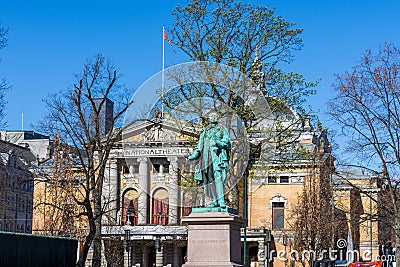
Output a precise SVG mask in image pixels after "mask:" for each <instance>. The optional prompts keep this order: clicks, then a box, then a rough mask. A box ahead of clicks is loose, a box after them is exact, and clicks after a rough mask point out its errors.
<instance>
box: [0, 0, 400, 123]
mask: <svg viewBox="0 0 400 267" xmlns="http://www.w3.org/2000/svg"><path fill="white" fill-rule="evenodd" d="M186 2H187V1H172V0H168V1H166V0H164V1H161V0H159V1H132V0H129V1H128V0H126V1H120V0H115V1H103V0H97V1H91V0H90V1H87V0H85V1H77V0H69V1H44V0H37V1H29V0H26V1H22V0H12V1H6V0H1V1H0V21H1V22H2V25H3V26H5V27H8V28H9V35H8V39H9V46H8V47H7V48H5V49H1V50H0V57H1V58H2V62H1V63H0V77H2V76H4V77H6V78H7V80H8V81H9V83H10V85H11V86H12V89H11V90H10V91H9V92H8V93H7V96H6V97H7V100H8V104H7V107H6V109H7V110H6V112H7V121H8V125H9V127H8V129H10V130H20V129H21V114H22V112H23V113H24V119H25V123H24V129H25V130H28V129H32V124H35V123H36V122H37V121H38V120H39V119H40V118H41V117H42V116H43V114H44V110H45V107H44V103H43V102H42V100H43V99H44V98H46V97H47V95H48V94H49V93H51V92H57V91H59V90H62V89H64V88H67V87H68V86H70V85H72V83H73V82H74V78H73V73H75V72H79V71H80V70H81V68H82V65H83V63H84V61H85V59H87V58H91V57H93V56H94V55H95V54H97V53H102V54H103V55H105V56H106V57H109V58H111V59H112V61H113V62H114V63H115V64H116V65H117V66H118V67H119V69H120V73H122V74H123V75H124V76H123V81H124V83H125V84H127V85H128V86H130V87H133V88H137V87H138V86H139V85H140V84H141V83H142V82H144V81H145V80H146V79H147V78H149V77H150V76H151V75H152V74H154V73H155V72H157V71H159V70H161V51H162V50H161V42H162V30H161V29H162V25H163V24H165V26H166V27H167V28H168V27H172V16H171V15H170V14H171V10H172V9H173V7H174V6H175V5H177V4H179V3H180V4H185V3H186ZM245 2H252V3H256V4H262V5H268V6H270V7H275V8H276V12H277V14H281V15H282V16H283V17H284V18H285V19H286V20H288V21H291V22H297V23H298V25H299V27H302V28H304V34H303V40H304V48H303V49H302V50H301V51H300V52H298V53H296V61H295V62H294V63H292V64H291V65H289V66H288V67H287V68H286V69H288V70H292V71H296V72H299V73H302V74H304V75H305V76H306V77H307V78H308V79H309V80H314V79H316V78H322V82H321V83H320V85H319V86H318V88H317V91H318V93H317V95H316V96H314V97H312V98H310V104H311V105H312V106H313V108H314V109H316V110H320V112H319V114H320V116H321V120H322V122H323V124H324V125H326V126H329V125H330V123H329V121H328V119H327V117H326V116H325V115H324V114H323V113H324V112H325V111H326V110H325V103H326V101H327V100H328V98H329V97H332V95H333V92H332V89H331V84H332V81H333V74H334V73H341V72H343V71H345V70H348V69H350V68H351V66H353V65H354V64H355V63H356V61H357V60H358V59H359V58H360V56H361V54H362V53H363V52H364V51H365V50H366V49H373V50H376V48H377V47H378V46H379V44H381V43H383V42H384V41H389V42H394V43H396V44H399V45H400V33H399V29H400V20H399V12H400V1H395V0H385V1H376V0H364V1H361V0H335V1H321V0H314V1H311V0H264V1H262V0H254V1H245ZM182 60H183V57H182V54H180V53H179V52H178V53H177V54H174V53H173V52H172V51H170V50H169V47H168V46H167V45H166V64H167V65H173V64H175V63H180V62H182Z"/></svg>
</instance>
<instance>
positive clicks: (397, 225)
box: [329, 43, 400, 264]
mask: <svg viewBox="0 0 400 267" xmlns="http://www.w3.org/2000/svg"><path fill="white" fill-rule="evenodd" d="M399 69H400V48H399V47H397V46H395V45H394V44H390V43H384V44H383V45H382V46H381V47H380V48H379V50H378V51H377V53H373V52H372V51H371V50H368V51H366V53H365V54H364V55H363V56H362V57H361V59H360V61H359V62H358V64H357V65H355V66H354V67H353V68H352V70H350V71H346V72H345V73H343V74H340V75H337V76H336V82H335V83H334V85H333V87H334V89H335V91H336V96H335V97H334V98H333V99H332V100H330V105H329V108H330V111H329V113H330V115H331V116H332V118H333V119H335V121H336V122H337V123H338V124H339V125H341V127H342V132H343V133H344V135H345V137H346V138H347V139H348V143H347V146H346V151H345V152H346V153H342V155H343V156H345V155H348V156H349V158H343V157H342V159H341V160H342V162H341V164H343V165H344V166H347V167H348V166H352V167H361V168H363V169H364V170H367V171H368V172H372V173H373V174H375V175H377V177H378V179H379V184H380V185H382V187H383V188H385V195H386V197H385V199H386V201H387V200H388V199H389V200H390V203H391V204H390V205H379V207H380V208H381V209H386V212H385V213H386V216H387V217H388V218H389V219H390V220H391V222H392V223H391V226H392V228H393V231H394V234H395V238H396V250H397V251H400V194H399V186H400V180H399V174H400V173H399V171H400V127H399V125H400V109H399V107H400V75H399ZM396 260H397V264H400V257H397V258H396Z"/></svg>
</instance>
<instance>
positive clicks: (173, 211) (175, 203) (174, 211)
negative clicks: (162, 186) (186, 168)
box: [168, 157, 180, 224]
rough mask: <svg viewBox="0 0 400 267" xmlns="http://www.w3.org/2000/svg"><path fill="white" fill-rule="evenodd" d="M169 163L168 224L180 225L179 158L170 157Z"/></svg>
mask: <svg viewBox="0 0 400 267" xmlns="http://www.w3.org/2000/svg"><path fill="white" fill-rule="evenodd" d="M168 161H169V174H170V180H169V194H168V196H169V205H168V224H178V209H179V206H180V205H179V185H178V157H168Z"/></svg>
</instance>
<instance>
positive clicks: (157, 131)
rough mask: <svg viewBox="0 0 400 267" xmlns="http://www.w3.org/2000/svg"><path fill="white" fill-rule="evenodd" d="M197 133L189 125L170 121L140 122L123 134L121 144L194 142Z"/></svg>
mask: <svg viewBox="0 0 400 267" xmlns="http://www.w3.org/2000/svg"><path fill="white" fill-rule="evenodd" d="M196 136H197V133H196V132H195V131H194V130H193V127H190V126H188V124H184V123H181V124H177V123H175V122H173V121H168V120H160V119H155V120H146V121H142V122H138V123H136V124H134V125H132V126H130V127H128V128H127V129H125V130H124V131H123V133H122V140H121V142H171V141H189V140H193V138H194V137H196Z"/></svg>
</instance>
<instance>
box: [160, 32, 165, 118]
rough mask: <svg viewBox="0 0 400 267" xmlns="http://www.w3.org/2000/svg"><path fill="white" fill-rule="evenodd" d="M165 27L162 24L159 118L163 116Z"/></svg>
mask: <svg viewBox="0 0 400 267" xmlns="http://www.w3.org/2000/svg"><path fill="white" fill-rule="evenodd" d="M164 34H165V29H164V25H163V26H162V71H161V118H164V43H165V40H164V39H165V37H164Z"/></svg>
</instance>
